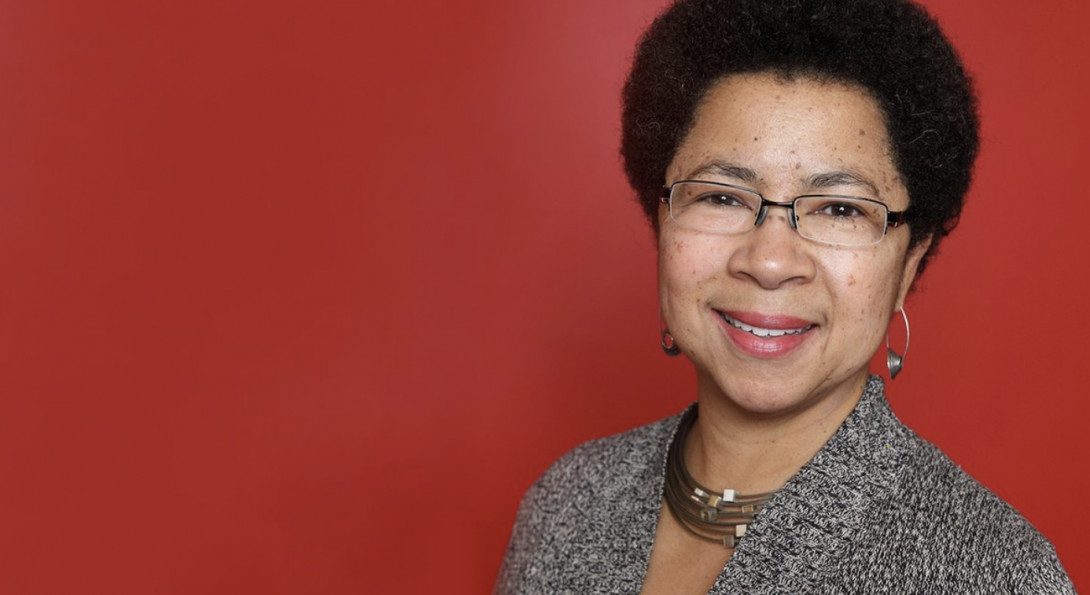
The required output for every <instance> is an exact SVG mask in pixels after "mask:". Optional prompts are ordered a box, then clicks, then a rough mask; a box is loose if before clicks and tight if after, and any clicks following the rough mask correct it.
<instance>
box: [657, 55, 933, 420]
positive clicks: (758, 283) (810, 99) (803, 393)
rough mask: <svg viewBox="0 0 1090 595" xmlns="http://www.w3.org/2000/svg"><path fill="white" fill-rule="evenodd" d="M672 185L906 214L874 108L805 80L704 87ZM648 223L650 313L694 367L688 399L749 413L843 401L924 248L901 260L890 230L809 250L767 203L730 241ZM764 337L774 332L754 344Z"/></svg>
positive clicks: (671, 172) (663, 211)
mask: <svg viewBox="0 0 1090 595" xmlns="http://www.w3.org/2000/svg"><path fill="white" fill-rule="evenodd" d="M679 180H707V181H714V182H725V183H729V184H734V185H737V186H743V187H747V188H752V189H754V190H757V191H758V192H760V193H762V194H763V195H764V197H765V198H766V199H768V200H771V201H775V202H786V201H790V200H792V199H793V198H794V197H796V196H799V195H803V194H838V195H849V196H857V197H862V198H870V199H874V200H878V201H881V202H883V203H885V204H886V205H887V206H888V207H889V208H890V210H892V211H902V210H904V209H906V208H907V207H908V193H907V192H906V190H905V187H904V184H903V183H902V181H901V179H900V177H899V174H898V172H897V170H896V168H895V167H894V165H893V160H892V156H891V154H890V148H889V139H888V134H887V131H886V127H885V124H884V122H883V119H882V115H881V112H880V111H879V109H878V106H877V104H876V103H875V102H874V100H873V99H871V98H870V96H869V95H867V94H866V93H865V92H863V91H861V90H859V89H857V88H854V87H849V86H844V85H839V84H829V83H821V82H817V81H814V80H813V79H807V78H802V79H797V80H794V81H784V80H782V79H780V78H778V77H776V76H774V75H770V74H747V75H735V76H731V77H729V78H726V79H724V80H722V81H720V82H719V83H718V84H716V85H715V86H714V87H712V88H711V90H710V91H709V92H708V94H707V95H706V96H705V97H704V99H703V101H702V102H701V104H700V105H699V106H698V108H697V111H696V114H695V119H694V123H693V127H692V129H691V130H690V131H689V133H688V136H687V137H686V138H685V140H684V141H683V142H682V144H681V146H680V147H679V149H678V151H677V154H676V155H675V156H674V160H673V162H672V163H671V164H670V167H669V169H668V170H667V182H668V183H673V182H676V181H679ZM659 220H660V222H661V232H660V235H659V286H660V287H659V292H660V297H661V300H662V308H663V316H664V317H665V319H666V323H667V326H668V327H669V329H670V331H671V333H672V334H673V336H674V337H675V339H676V340H677V344H678V346H679V347H681V349H682V350H683V351H684V353H685V354H686V355H687V356H688V357H689V359H691V360H692V361H693V363H694V364H695V365H696V368H697V372H698V382H699V389H700V394H701V397H702V398H706V397H708V396H711V395H713V394H720V395H724V396H726V397H727V398H728V399H729V400H730V401H731V402H733V403H735V404H736V405H737V406H739V407H741V408H742V409H744V410H747V411H750V412H753V413H764V414H777V413H790V412H792V411H798V410H800V409H805V408H808V407H811V406H813V405H816V404H818V403H823V402H824V403H828V404H830V405H835V404H838V403H844V402H847V401H848V400H850V399H852V398H854V397H857V396H858V394H859V393H860V392H861V390H862V385H863V383H864V382H865V379H866V376H867V365H868V363H869V360H870V359H871V357H872V356H873V355H874V352H875V350H876V349H877V348H878V346H879V345H880V344H881V343H882V340H883V337H884V336H885V333H886V328H887V325H888V323H889V320H890V317H891V315H892V314H893V312H895V311H896V310H897V309H898V308H899V307H900V305H901V303H902V302H903V300H904V297H905V294H906V293H907V291H908V288H909V286H910V284H911V282H912V279H913V276H914V275H915V271H916V265H917V263H918V262H919V258H920V256H921V255H922V254H923V251H924V250H925V249H926V242H924V243H921V245H920V246H918V247H917V248H916V249H914V250H913V251H912V253H907V246H908V239H909V232H908V229H907V228H906V227H904V226H901V227H898V228H891V229H889V230H888V232H887V234H886V236H885V238H884V239H882V241H881V242H879V243H878V244H875V245H871V246H859V247H842V246H831V245H824V244H819V243H816V242H814V241H811V240H808V239H805V238H803V237H802V236H800V235H799V234H798V232H796V231H795V230H793V229H792V228H791V227H790V225H789V223H788V210H787V209H785V208H779V207H770V208H769V210H768V215H767V217H766V219H765V221H764V222H763V223H762V225H761V226H760V227H757V228H754V229H752V230H749V231H747V232H744V233H741V234H737V235H714V234H708V233H702V232H698V231H692V230H689V229H685V228H682V227H679V226H678V225H677V224H676V223H674V221H673V220H671V219H670V217H669V214H668V212H667V207H666V205H665V204H664V205H662V206H661V207H660V210H659ZM740 327H746V328H740ZM753 327H755V328H753ZM768 330H771V331H775V332H773V333H772V334H773V335H782V336H760V335H768V334H769V333H768V332H767V331H768ZM783 331H790V332H788V333H786V334H784V333H783Z"/></svg>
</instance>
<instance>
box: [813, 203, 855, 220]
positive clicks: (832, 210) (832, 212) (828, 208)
mask: <svg viewBox="0 0 1090 595" xmlns="http://www.w3.org/2000/svg"><path fill="white" fill-rule="evenodd" d="M810 214H812V215H824V216H827V217H836V218H838V219H854V218H856V217H866V216H867V213H865V212H864V211H863V209H861V208H859V206H858V205H856V204H853V203H850V202H826V203H822V204H820V205H818V207H817V208H816V209H814V210H812V211H810Z"/></svg>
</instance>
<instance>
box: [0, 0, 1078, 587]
mask: <svg viewBox="0 0 1090 595" xmlns="http://www.w3.org/2000/svg"><path fill="white" fill-rule="evenodd" d="M663 3H664V2H663V0H639V1H635V0H595V1H593V2H588V1H586V0H562V1H552V2H536V1H534V2H531V1H521V2H510V1H506V0H472V1H465V0H460V1H459V2H440V1H434V0H433V1H427V0H417V1H414V2H393V1H377V2H376V1H370V2H364V3H362V4H361V3H359V2H354V1H349V0H312V1H310V2H301V1H292V2H286V1H266V2H245V3H244V2H230V1H226V2H222V1H212V0H187V1H181V0H176V1H170V2H147V1H145V0H127V1H123V0H108V1H107V0H101V1H98V2H77V1H75V0H54V1H44V0H5V1H4V2H3V3H0V591H2V592H4V593H26V594H31V593H75V592H79V593H198V592H199V593H243V592H253V593H257V592H260V593H360V592H366V593H425V592H432V591H437V590H442V591H444V592H450V593H467V594H468V593H481V592H485V591H487V590H488V589H489V588H490V586H491V583H492V580H493V577H494V575H495V572H496V570H497V567H498V565H499V562H500V559H501V557H502V554H503V550H504V547H505V544H506V540H507V537H508V534H509V531H510V526H511V522H512V520H513V517H514V513H515V509H516V506H517V504H518V499H519V497H520V496H521V494H522V492H523V490H525V489H526V487H527V486H528V485H529V484H530V482H531V481H532V480H533V479H534V478H535V477H536V476H537V475H538V474H539V473H540V472H541V471H542V470H544V468H545V467H546V466H547V465H548V464H549V463H550V462H551V461H552V460H553V459H554V458H555V457H557V456H559V455H560V454H561V453H562V452H564V451H565V450H567V449H568V448H570V447H572V446H574V445H575V444H577V443H579V442H581V441H583V440H586V439H589V438H592V437H596V436H601V435H604V434H608V433H613V432H617V431H621V430H624V429H627V428H630V427H633V426H635V425H638V424H641V423H644V422H648V421H651V420H653V419H656V418H659V417H662V416H665V415H669V414H672V413H674V412H676V411H678V410H679V409H680V408H681V407H683V406H684V405H685V404H686V403H687V402H688V401H689V400H691V399H692V398H693V397H694V388H693V379H692V372H691V370H690V367H689V366H688V365H687V364H686V363H685V362H684V361H682V360H668V359H667V358H666V357H664V356H663V355H662V354H661V352H660V351H659V348H658V345H657V341H658V339H657V319H656V311H657V305H656V290H655V271H654V248H653V244H652V241H651V236H650V233H649V231H648V230H647V229H646V227H645V225H644V223H643V221H642V220H641V216H640V214H639V212H638V209H637V208H636V207H635V205H634V203H633V201H632V200H631V193H630V191H629V190H628V188H627V187H626V185H625V183H624V180H623V177H622V175H621V173H620V165H619V160H618V157H617V156H616V148H617V145H618V138H619V132H618V130H619V123H618V119H619V118H618V101H617V95H618V91H619V88H620V85H621V83H622V80H623V76H624V71H625V64H626V62H627V60H628V57H629V56H630V54H631V51H632V47H633V45H634V42H635V40H636V38H637V36H638V34H639V32H640V31H641V30H642V29H643V28H644V27H645V26H646V25H647V24H648V23H649V21H650V19H651V18H652V16H653V15H654V14H656V13H657V11H658V10H659V9H660V7H661V6H662V5H663ZM927 4H928V5H929V6H931V7H932V8H933V10H934V11H935V13H936V14H937V15H938V16H939V17H940V18H941V20H942V22H943V23H944V25H945V27H946V28H947V30H948V31H949V33H950V34H951V35H952V37H953V38H954V39H955V42H956V43H957V45H958V46H959V47H960V49H961V51H962V53H963V55H964V58H965V60H966V62H967V63H968V65H969V67H970V68H971V70H972V71H973V72H974V73H975V74H976V76H977V77H978V81H979V88H980V95H981V98H982V102H983V134H984V142H983V153H982V155H981V160H980V166H979V170H978V176H977V181H976V183H975V186H974V188H973V191H972V194H971V196H970V200H969V203H968V207H967V210H966V213H965V216H964V218H963V223H962V225H961V228H960V229H959V230H958V232H957V233H956V234H955V235H954V236H952V237H951V238H950V239H949V240H948V243H947V244H945V247H944V248H945V249H944V251H943V252H944V254H943V255H942V256H941V257H940V258H939V259H938V260H936V261H935V262H934V264H933V267H932V269H931V270H930V271H929V272H928V274H927V276H926V277H925V278H924V280H923V284H922V287H921V289H920V291H919V292H918V293H917V294H916V295H914V296H913V297H912V298H911V300H910V303H909V312H910V313H911V316H912V324H913V327H912V328H913V336H912V350H911V352H910V354H909V356H908V360H907V368H906V371H905V373H904V375H903V376H902V377H901V378H899V379H898V380H897V381H896V382H895V383H894V384H893V385H892V386H891V388H890V393H891V399H892V401H893V404H894V407H895V409H896V410H897V412H898V413H899V414H900V415H901V416H902V417H903V418H904V419H905V420H906V421H907V422H908V423H909V424H910V425H912V426H913V427H914V428H916V429H917V431H918V432H919V433H920V434H922V435H923V436H924V437H926V438H928V439H930V440H932V441H934V442H936V443H938V444H939V445H940V446H941V447H942V448H943V449H945V450H946V451H947V452H948V453H949V454H950V455H951V456H952V458H953V459H954V460H956V461H958V462H959V463H960V464H962V465H963V466H964V467H965V468H966V469H967V470H968V471H969V472H971V473H972V474H973V475H975V476H976V477H977V478H979V479H980V480H981V481H982V482H983V483H985V484H986V485H988V486H990V487H991V488H992V489H994V490H995V491H996V492H998V493H999V494H1000V495H1002V496H1003V497H1004V498H1006V499H1007V500H1008V501H1010V502H1011V503H1012V504H1014V505H1015V506H1016V507H1017V508H1018V509H1019V510H1021V511H1022V512H1023V513H1024V514H1025V515H1026V516H1027V517H1028V518H1029V519H1030V520H1031V521H1032V522H1033V523H1034V524H1036V525H1037V526H1038V527H1039V528H1040V529H1041V530H1042V531H1043V532H1044V533H1045V534H1046V535H1047V536H1049V537H1050V538H1051V539H1052V540H1053V542H1054V543H1055V544H1056V547H1057V549H1058V551H1059V553H1060V556H1061V559H1062V560H1063V562H1064V563H1065V565H1066V566H1067V568H1068V570H1069V572H1070V573H1071V575H1072V577H1073V578H1074V580H1075V583H1076V586H1080V585H1081V586H1082V588H1083V589H1084V590H1086V589H1090V564H1088V563H1087V561H1086V560H1087V554H1088V552H1090V546H1088V545H1087V540H1086V538H1085V536H1086V531H1087V529H1088V528H1090V523H1088V522H1087V521H1088V515H1090V512H1088V510H1090V509H1088V507H1086V506H1085V495H1086V493H1087V488H1088V487H1090V486H1088V485H1087V479H1086V478H1087V477H1090V462H1088V454H1087V451H1088V449H1087V447H1086V446H1085V445H1086V440H1085V438H1086V434H1087V429H1086V426H1085V421H1084V418H1085V417H1086V416H1087V413H1088V407H1090V406H1088V405H1087V403H1086V397H1087V370H1088V369H1090V365H1088V364H1087V363H1086V358H1085V355H1084V354H1085V353H1086V336H1087V333H1088V331H1090V314H1088V309H1087V307H1086V297H1085V296H1086V290H1087V274H1086V273H1087V264H1086V261H1087V255H1088V253H1090V251H1088V248H1087V244H1086V239H1087V236H1088V235H1090V233H1088V229H1090V228H1088V227H1087V225H1088V223H1090V200H1088V199H1087V197H1086V192H1085V186H1086V184H1085V173H1086V170H1087V151H1086V148H1085V147H1086V139H1087V137H1088V135H1087V133H1088V132H1090V131H1088V126H1087V124H1088V122H1090V116H1087V109H1086V106H1087V105H1088V104H1090V97H1088V89H1087V82H1086V81H1087V78H1086V76H1085V59H1086V57H1087V56H1088V55H1090V43H1088V41H1087V39H1088V37H1090V36H1087V35H1086V33H1085V30H1084V29H1085V28H1084V25H1085V24H1086V23H1087V22H1088V21H1090V18H1088V17H1090V12H1088V8H1087V4H1086V3H1084V2H1079V1H1077V0H1053V1H1052V2H1049V3H1047V5H1041V7H1040V8H1038V9H1027V8H1026V5H1025V3H1022V2H1014V1H1013V0H1010V1H1003V2H997V1H995V0H987V1H985V0H973V1H967V0H931V1H929V2H928V3H927Z"/></svg>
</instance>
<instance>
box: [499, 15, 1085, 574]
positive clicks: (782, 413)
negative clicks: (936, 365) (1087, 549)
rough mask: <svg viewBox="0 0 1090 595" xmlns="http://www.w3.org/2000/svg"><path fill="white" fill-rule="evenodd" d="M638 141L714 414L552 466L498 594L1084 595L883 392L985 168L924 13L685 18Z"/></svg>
mask: <svg viewBox="0 0 1090 595" xmlns="http://www.w3.org/2000/svg"><path fill="white" fill-rule="evenodd" d="M623 123H624V138H623V146H622V154H623V156H624V159H625V166H626V171H627V174H628V177H629V180H630V182H631V183H632V185H633V187H634V189H635V190H636V192H637V194H638V197H639V200H640V201H641V204H642V205H643V207H644V209H645V210H646V213H647V215H648V217H649V218H650V220H651V223H652V225H653V227H654V229H655V231H656V234H657V237H658V252H659V263H658V267H659V283H660V300H661V307H662V317H663V321H664V329H663V334H662V345H663V348H664V350H665V351H666V353H667V354H669V355H677V354H684V355H685V356H686V357H687V358H688V359H689V360H691V361H692V363H693V364H694V367H695V369H696V373H697V386H698V394H697V404H696V405H694V406H692V407H691V408H689V409H688V410H687V411H685V412H684V413H682V414H681V415H679V416H676V417H673V418H670V419H666V420H663V421H660V422H657V423H655V424H651V425H649V426H646V427H643V428H638V429H636V430H633V431H630V432H627V433H625V434H621V435H618V436H613V437H610V438H605V439H602V440H597V441H594V442H590V443H588V444H585V445H583V446H580V447H579V448H577V449H575V450H574V451H572V452H570V453H569V454H567V455H566V456H564V457H563V458H562V459H561V460H560V461H558V462H557V463H556V464H555V465H553V467H552V468H550V469H549V471H547V472H546V473H545V475H544V476H543V477H542V478H541V479H540V480H539V481H538V482H537V483H536V484H535V485H534V486H533V487H532V488H531V489H530V491H529V492H528V493H527V495H526V498H525V499H524V501H523V504H522V507H521V509H520V512H519V515H518V519H517V521H516V525H515V529H514V533H513V536H512V539H511V544H510V547H509V550H508V554H507V558H506V560H505V562H504V566H503V569H502V570H501V574H500V577H499V580H498V582H497V586H496V592H497V593H637V592H642V593H707V592H709V591H710V592H711V593H869V592H906V593H909V592H911V593H919V592H931V593H963V592H970V593H1072V592H1074V590H1073V587H1072V585H1071V583H1070V581H1069V580H1068V578H1067V576H1066V574H1065V573H1064V571H1063V568H1062V567H1061V565H1060V563H1059V561H1058V559H1057V558H1056V554H1055V551H1054V550H1053V548H1052V546H1051V544H1050V543H1049V542H1048V541H1047V540H1046V539H1045V538H1044V537H1042V536H1041V535H1040V534H1039V533H1037V532H1036V530H1034V529H1033V527H1032V526H1031V525H1030V524H1029V523H1028V522H1027V521H1026V520H1025V519H1023V518H1022V517H1021V516H1020V515H1019V514H1018V513H1017V512H1016V511H1014V510H1013V509H1012V508H1010V507H1009V506H1008V505H1007V504H1005V503H1004V502H1002V501H1001V500H1000V499H999V498H998V497H996V496H995V495H994V494H992V493H991V492H989V491H988V490H987V489H986V488H984V487H982V486H980V485H979V484H977V483H976V482H975V481H974V480H973V479H971V478H970V477H968V476H967V475H966V474H965V473H964V472H962V471H961V470H960V469H959V468H958V467H957V466H955V465H954V464H953V463H951V462H950V461H949V460H948V459H947V458H946V457H945V456H944V455H943V454H942V453H941V452H939V451H938V450H937V449H936V448H935V447H934V446H932V445H930V444H929V443H927V442H925V441H924V440H922V439H920V438H919V437H917V436H916V435H915V434H913V433H912V432H911V430H909V429H908V428H906V427H905V426H903V425H902V424H901V423H900V421H899V420H897V418H896V417H895V416H894V415H893V413H892V412H891V410H890V409H889V406H888V404H887V402H886V400H885V397H884V395H883V383H882V380H881V379H879V378H878V377H868V373H867V365H868V362H869V361H870V359H871V357H872V355H873V354H874V353H875V351H876V350H877V349H878V348H879V347H880V346H881V345H882V344H883V337H885V336H886V333H887V327H888V325H889V324H890V321H891V319H895V320H896V321H898V322H899V321H900V320H901V319H902V317H904V313H903V310H902V306H903V304H904V300H905V297H906V295H907V294H908V292H909V290H910V289H911V287H912V284H913V282H914V280H915V279H916V278H917V276H918V275H919V274H920V273H921V272H922V271H923V269H924V268H925V266H926V264H927V261H928V259H929V257H930V256H931V255H933V254H934V253H935V250H936V249H937V247H938V246H939V244H940V242H941V240H942V239H943V237H944V236H946V235H947V234H948V233H949V232H950V231H951V230H952V229H953V227H954V225H955V224H956V222H957V218H958V215H959V213H960V210H961V205H962V202H963V200H964V196H965V193H966V191H967V189H968V186H969V180H970V174H971V168H972V164H973V161H974V159H975V156H976V150H977V117H976V111H975V99H974V97H973V94H972V91H971V87H970V83H969V80H968V77H967V76H966V74H965V72H964V69H963V67H962V65H961V63H960V61H959V60H958V58H957V56H956V54H955V53H954V51H953V49H952V48H951V47H950V45H949V43H948V42H947V40H946V39H945V38H944V37H943V35H942V33H941V32H940V31H939V29H938V27H937V25H936V24H935V23H934V22H933V21H932V20H931V19H930V18H929V17H928V16H927V15H926V13H925V12H924V11H923V10H922V9H920V8H919V7H917V6H915V5H913V4H911V3H909V2H907V1H905V0H820V1H818V0H779V1H775V2H770V1H769V0H681V1H680V2H678V3H677V4H676V5H674V6H673V7H671V8H670V9H669V10H668V11H667V12H666V13H665V14H664V15H663V16H661V17H660V18H659V19H658V20H656V22H655V23H654V24H653V25H652V27H651V28H650V30H649V31H648V32H647V34H646V35H645V37H644V38H643V40H642V41H641V44H640V47H639V50H638V52H637V56H636V59H635V61H634V64H633V69H632V73H631V75H630V77H629V79H628V82H627V84H626V87H625V91H624V116H623ZM904 322H905V324H907V317H904ZM889 364H890V373H891V376H894V375H896V374H897V373H898V372H899V371H900V368H901V366H902V361H901V358H900V356H898V355H897V354H896V353H894V352H893V351H892V350H890V356H889Z"/></svg>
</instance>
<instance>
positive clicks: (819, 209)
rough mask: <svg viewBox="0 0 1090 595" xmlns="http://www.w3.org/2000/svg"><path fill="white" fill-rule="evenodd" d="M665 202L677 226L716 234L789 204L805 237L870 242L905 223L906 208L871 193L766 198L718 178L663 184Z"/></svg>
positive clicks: (750, 224) (746, 226) (745, 227)
mask: <svg viewBox="0 0 1090 595" xmlns="http://www.w3.org/2000/svg"><path fill="white" fill-rule="evenodd" d="M661 200H662V202H664V203H666V204H667V205H669V210H670V218H671V219H673V220H674V222H676V223H677V224H678V225H680V226H682V227H685V228H687V229H692V230H695V231H703V232H707V233H715V234H724V235H731V234H738V233H743V232H746V231H749V230H750V229H753V228H754V227H757V226H759V225H760V224H761V223H763V222H764V220H765V216H767V215H768V207H785V208H787V209H788V210H789V212H790V214H791V217H790V218H789V219H788V221H789V222H790V224H791V228H792V229H794V230H795V231H797V232H799V235H801V236H802V237H804V238H806V239H809V240H813V241H815V242H820V243H822V244H832V245H834V246H870V245H873V244H877V243H878V242H881V241H882V238H883V237H885V235H886V230H887V229H888V228H890V227H897V226H900V225H903V224H904V223H905V222H906V220H907V217H906V213H907V211H899V212H895V211H890V210H889V207H887V206H886V205H884V204H882V203H880V202H878V201H876V200H870V199H867V198H857V197H854V196H835V195H805V196H799V197H796V198H795V199H794V200H792V201H790V202H772V201H770V200H766V199H765V197H763V196H761V194H760V193H759V192H757V191H756V190H749V189H747V188H741V187H738V186H733V185H731V184H721V183H718V182H699V181H690V180H685V181H681V182H674V183H673V184H671V185H669V186H664V187H663V189H662V198H661Z"/></svg>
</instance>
